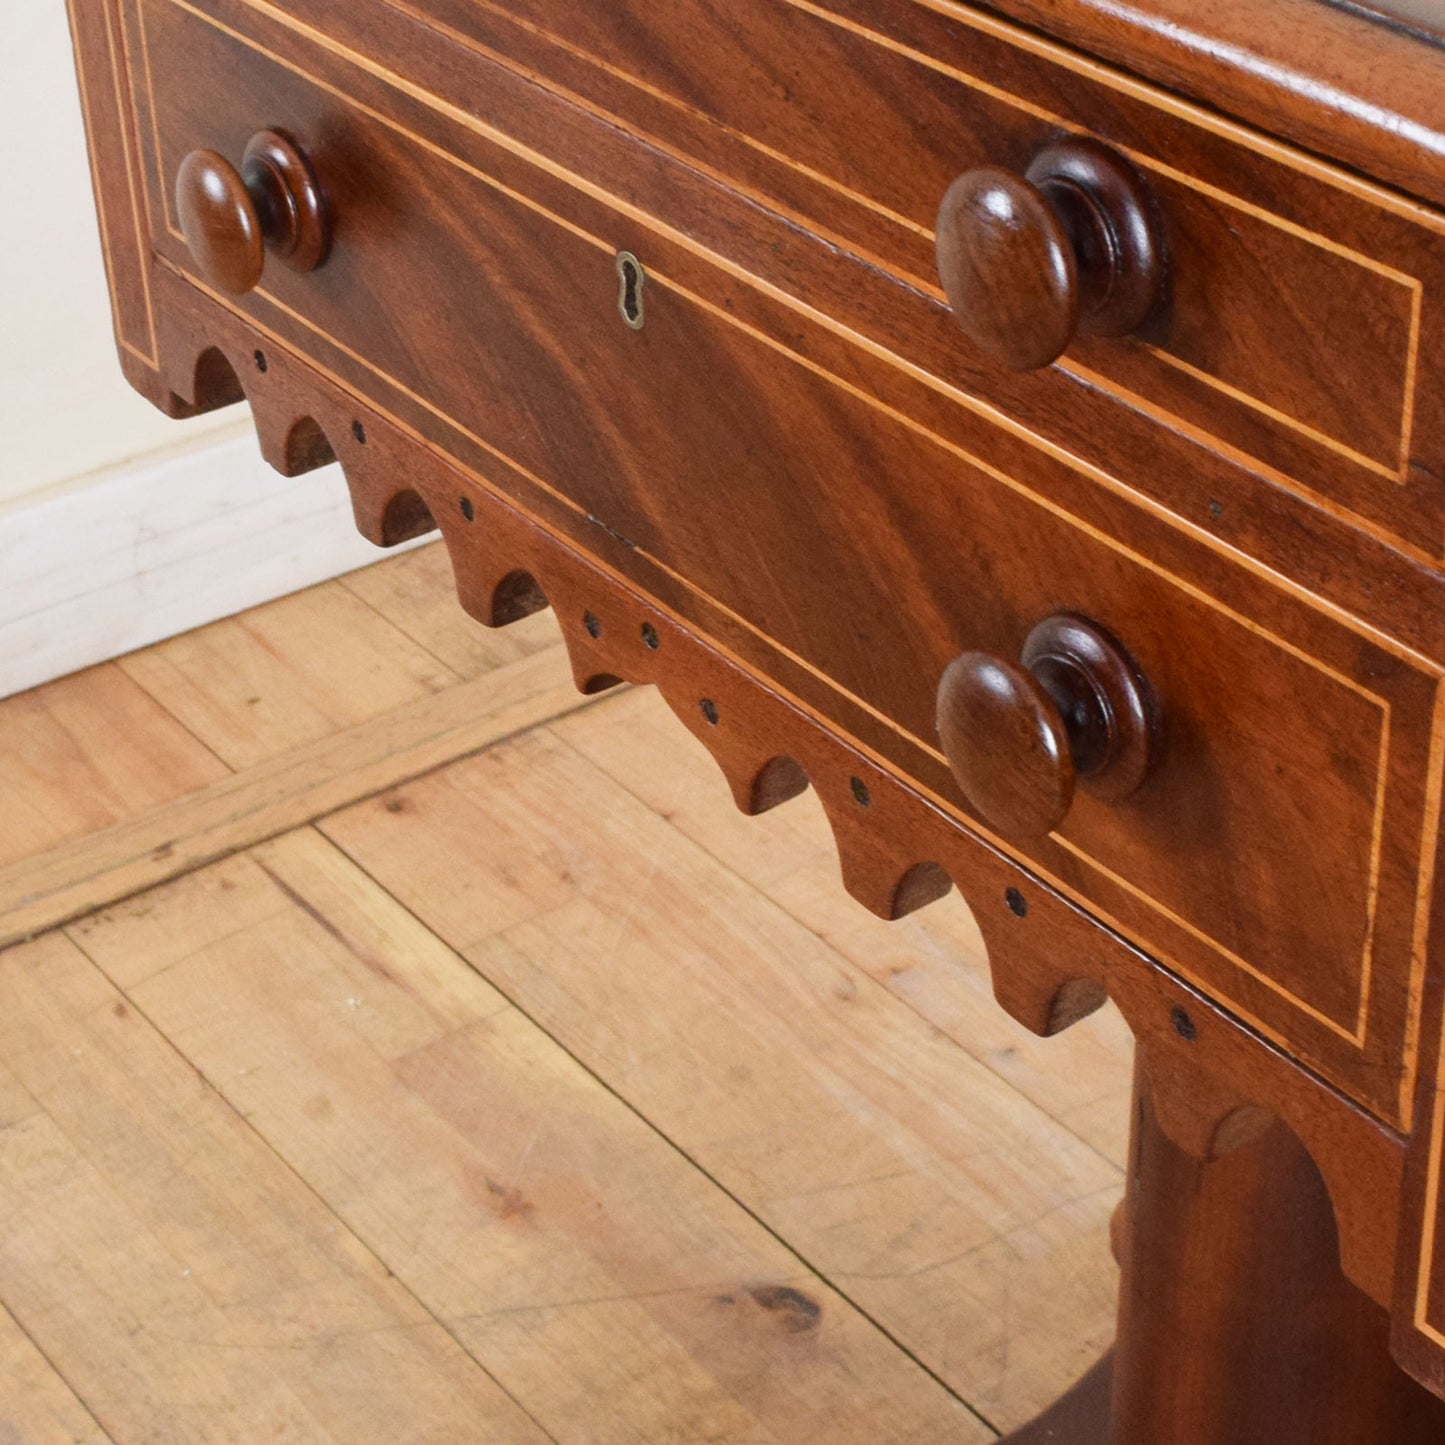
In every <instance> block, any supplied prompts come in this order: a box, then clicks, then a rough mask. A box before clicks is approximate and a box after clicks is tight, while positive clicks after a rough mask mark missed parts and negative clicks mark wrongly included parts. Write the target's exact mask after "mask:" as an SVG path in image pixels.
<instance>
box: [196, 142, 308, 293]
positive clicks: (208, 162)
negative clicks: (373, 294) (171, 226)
mask: <svg viewBox="0 0 1445 1445" xmlns="http://www.w3.org/2000/svg"><path fill="white" fill-rule="evenodd" d="M176 210H177V212H178V213H179V215H180V221H181V231H182V233H183V234H184V236H185V238H186V245H187V246H189V247H190V250H191V255H192V256H194V257H195V259H196V265H197V266H198V267H199V268H200V272H201V275H202V276H203V277H204V278H205V279H206V280H207V281H209V282H210V283H211V285H212V286H215V287H216V288H217V289H218V290H221V291H226V292H229V293H230V294H231V295H233V296H240V295H243V294H244V293H245V292H247V291H250V290H253V289H254V288H255V287H256V286H258V285H260V282H261V272H262V270H263V268H264V266H265V262H266V252H267V250H270V251H271V252H272V254H273V255H275V256H277V257H278V258H279V259H280V260H282V261H284V262H285V263H286V265H288V266H290V267H291V269H292V270H294V271H311V270H314V269H315V268H316V267H317V266H319V265H320V264H321V263H322V261H324V260H325V259H326V251H327V247H328V244H329V241H330V235H329V230H330V228H329V226H328V223H327V217H326V206H325V202H324V199H323V197H322V194H321V187H320V186H319V185H318V184H317V181H316V175H315V172H313V171H312V169H311V166H310V163H309V162H308V161H307V159H306V157H305V156H304V155H302V154H301V152H300V151H299V150H298V149H297V147H296V143H295V142H294V141H293V140H292V139H291V138H290V137H289V136H287V135H283V134H282V133H281V132H280V131H274V130H267V131H262V132H261V133H260V134H259V135H257V136H254V137H253V138H252V140H251V142H250V144H249V145H248V146H247V147H246V152H245V154H244V155H243V156H242V158H241V169H240V170H239V171H238V170H237V169H236V168H235V166H233V165H232V164H231V163H230V161H228V160H227V159H226V158H225V157H224V156H222V155H219V154H217V153H216V152H215V151H208V150H199V151H192V152H191V153H190V154H189V155H188V156H187V157H186V158H185V160H183V161H182V162H181V166H180V170H179V171H178V172H177V173H176Z"/></svg>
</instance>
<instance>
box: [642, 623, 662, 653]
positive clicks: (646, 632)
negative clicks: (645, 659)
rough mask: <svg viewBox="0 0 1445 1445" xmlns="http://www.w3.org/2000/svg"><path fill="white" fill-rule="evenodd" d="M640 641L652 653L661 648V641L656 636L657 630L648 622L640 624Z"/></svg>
mask: <svg viewBox="0 0 1445 1445" xmlns="http://www.w3.org/2000/svg"><path fill="white" fill-rule="evenodd" d="M642 640H643V641H644V642H645V643H646V644H647V645H648V646H649V647H650V648H651V649H652V650H653V651H654V652H656V651H657V649H658V648H659V647H661V646H662V639H661V638H660V637H659V636H658V635H657V628H655V627H654V626H653V625H652V623H650V622H644V623H643V624H642Z"/></svg>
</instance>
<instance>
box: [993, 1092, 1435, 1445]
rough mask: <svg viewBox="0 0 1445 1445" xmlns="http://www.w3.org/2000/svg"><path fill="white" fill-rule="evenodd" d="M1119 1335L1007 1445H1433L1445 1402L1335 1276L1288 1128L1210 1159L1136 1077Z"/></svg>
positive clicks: (1317, 1183) (1308, 1171) (1313, 1175)
mask: <svg viewBox="0 0 1445 1445" xmlns="http://www.w3.org/2000/svg"><path fill="white" fill-rule="evenodd" d="M1134 1111H1135V1112H1134V1130H1133V1139H1132V1143H1131V1146H1130V1160H1129V1180H1128V1191H1127V1195H1126V1208H1125V1216H1124V1217H1125V1224H1124V1227H1123V1228H1122V1229H1121V1230H1120V1231H1119V1238H1118V1241H1117V1242H1118V1245H1119V1252H1120V1263H1121V1266H1122V1281H1121V1285H1120V1298H1119V1335H1118V1341H1117V1343H1116V1346H1115V1349H1114V1352H1113V1355H1112V1356H1111V1357H1109V1358H1106V1359H1105V1360H1103V1361H1101V1362H1100V1364H1099V1365H1098V1366H1096V1367H1095V1369H1094V1370H1093V1371H1091V1372H1090V1374H1089V1375H1087V1376H1085V1378H1084V1379H1083V1380H1081V1381H1080V1382H1079V1384H1078V1385H1077V1386H1075V1387H1074V1389H1073V1390H1071V1391H1070V1392H1069V1393H1068V1394H1067V1395H1066V1396H1064V1398H1063V1399H1062V1400H1060V1401H1059V1403H1058V1404H1057V1405H1055V1406H1054V1407H1053V1409H1052V1410H1050V1411H1048V1412H1047V1413H1046V1414H1045V1415H1043V1416H1042V1417H1041V1418H1040V1419H1038V1420H1037V1421H1035V1422H1034V1423H1033V1424H1032V1425H1029V1426H1027V1427H1026V1428H1025V1429H1024V1430H1022V1431H1020V1432H1018V1433H1017V1434H1016V1435H1012V1436H1010V1437H1009V1445H1259V1442H1261V1441H1268V1442H1269V1445H1440V1442H1441V1441H1445V1404H1442V1402H1441V1401H1439V1400H1437V1399H1436V1398H1435V1397H1434V1396H1432V1395H1430V1394H1429V1393H1428V1392H1427V1391H1426V1390H1424V1389H1422V1388H1421V1387H1420V1386H1419V1385H1417V1384H1416V1383H1415V1382H1414V1381H1413V1380H1411V1379H1410V1378H1409V1377H1408V1376H1407V1375H1406V1374H1405V1373H1404V1372H1403V1371H1402V1370H1400V1369H1399V1368H1398V1367H1397V1366H1396V1365H1395V1363H1394V1361H1393V1360H1392V1359H1391V1358H1390V1353H1389V1346H1388V1341H1389V1324H1388V1320H1387V1317H1386V1314H1385V1311H1384V1310H1383V1309H1382V1308H1381V1307H1380V1306H1379V1305H1377V1304H1376V1303H1375V1302H1374V1301H1373V1300H1371V1299H1369V1298H1368V1297H1367V1296H1366V1295H1364V1294H1362V1293H1361V1292H1360V1290H1359V1289H1357V1288H1356V1287H1355V1286H1354V1285H1353V1284H1351V1283H1350V1281H1349V1280H1348V1279H1346V1278H1345V1276H1344V1274H1343V1272H1342V1271H1341V1269H1340V1261H1339V1240H1338V1237H1337V1234H1336V1230H1335V1221H1334V1212H1333V1210H1332V1208H1331V1205H1330V1200H1329V1196H1328V1194H1327V1192H1326V1190H1325V1187H1324V1183H1323V1181H1322V1180H1321V1179H1320V1175H1319V1171H1318V1170H1317V1169H1316V1168H1315V1166H1314V1164H1313V1162H1312V1161H1311V1160H1310V1157H1309V1155H1308V1154H1307V1153H1306V1152H1305V1150H1304V1147H1303V1146H1302V1145H1301V1144H1300V1143H1299V1141H1298V1140H1297V1139H1296V1138H1295V1136H1294V1135H1293V1134H1292V1133H1291V1132H1290V1131H1289V1130H1288V1129H1287V1128H1285V1127H1284V1126H1283V1125H1282V1124H1272V1125H1270V1126H1268V1127H1267V1128H1265V1129H1264V1130H1263V1131H1262V1132H1261V1133H1259V1134H1257V1135H1256V1136H1255V1137H1254V1138H1253V1139H1251V1140H1250V1141H1249V1142H1248V1143H1246V1144H1243V1145H1241V1146H1240V1147H1239V1148H1237V1149H1235V1150H1234V1151H1232V1152H1231V1153H1228V1154H1226V1155H1224V1156H1223V1157H1221V1158H1216V1159H1208V1160H1201V1159H1197V1158H1194V1157H1193V1156H1192V1155H1190V1154H1187V1153H1186V1152H1185V1151H1184V1150H1182V1149H1180V1148H1179V1147H1178V1146H1177V1145H1176V1144H1174V1143H1173V1141H1172V1140H1171V1139H1169V1138H1168V1136H1166V1135H1165V1133H1164V1132H1163V1130H1162V1129H1161V1128H1160V1126H1159V1122H1158V1119H1157V1117H1156V1115H1155V1112H1154V1107H1153V1100H1152V1095H1151V1091H1150V1088H1149V1081H1148V1079H1147V1078H1145V1077H1144V1075H1143V1071H1142V1069H1139V1068H1136V1073H1135V1089H1134Z"/></svg>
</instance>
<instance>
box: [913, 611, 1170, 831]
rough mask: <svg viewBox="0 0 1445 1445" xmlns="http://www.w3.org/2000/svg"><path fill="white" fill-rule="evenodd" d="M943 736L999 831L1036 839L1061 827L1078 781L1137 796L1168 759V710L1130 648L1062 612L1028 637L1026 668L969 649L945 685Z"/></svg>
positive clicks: (941, 693) (968, 787) (956, 770)
mask: <svg viewBox="0 0 1445 1445" xmlns="http://www.w3.org/2000/svg"><path fill="white" fill-rule="evenodd" d="M938 732H939V736H940V737H941V738H942V740H943V751H944V754H945V756H946V757H947V758H948V763H949V766H950V767H951V768H952V769H953V775H954V777H955V778H957V780H958V785H959V787H960V788H962V789H963V793H964V796H965V797H966V798H967V799H968V801H969V803H970V804H971V805H972V806H973V807H974V808H975V809H977V811H978V812H979V813H980V814H981V815H982V817H983V818H985V819H986V820H987V821H988V822H990V823H992V824H994V825H995V826H996V827H997V828H999V829H1000V830H1001V831H1003V832H1005V833H1008V834H1011V835H1016V836H1021V837H1037V836H1042V835H1043V834H1046V833H1050V832H1052V831H1053V830H1054V829H1055V828H1057V827H1058V826H1059V824H1060V823H1062V822H1063V820H1064V817H1065V816H1066V815H1067V813H1068V811H1069V807H1070V805H1071V804H1072V803H1073V800H1074V785H1075V782H1076V781H1082V782H1084V784H1085V785H1086V786H1087V787H1089V788H1090V790H1091V791H1093V792H1096V793H1099V794H1102V795H1103V796H1105V797H1109V798H1116V799H1117V798H1123V797H1127V796H1128V795H1129V794H1130V793H1132V792H1133V791H1134V790H1135V789H1136V788H1138V786H1139V785H1140V784H1141V783H1142V782H1143V781H1144V779H1145V778H1146V777H1147V776H1148V773H1149V769H1150V767H1151V766H1152V764H1153V762H1154V758H1155V755H1156V754H1157V752H1158V734H1159V724H1158V710H1157V707H1156V705H1155V701H1154V697H1153V693H1152V691H1151V689H1150V687H1149V684H1148V682H1147V681H1146V680H1145V678H1144V676H1143V675H1142V674H1141V673H1140V671H1139V669H1138V668H1137V667H1136V666H1135V664H1134V661H1133V659H1132V658H1131V657H1130V656H1129V654H1128V653H1127V652H1125V651H1124V649H1123V648H1122V647H1121V646H1120V645H1119V644H1118V642H1116V641H1115V640H1114V639H1113V638H1112V637H1110V636H1109V634H1108V633H1107V632H1105V631H1104V630H1103V628H1101V627H1098V626H1096V625H1095V624H1094V623H1092V622H1090V621H1089V620H1088V619H1087V618H1084V617H1079V616H1076V615H1074V614H1073V613H1068V612H1061V613H1057V614H1056V615H1054V616H1053V617H1049V618H1046V619H1045V620H1044V621H1043V622H1041V623H1039V625H1038V626H1037V627H1035V628H1034V630H1033V631H1032V632H1031V633H1029V636H1028V640H1027V641H1026V642H1025V644H1024V650H1023V657H1022V662H1021V664H1019V663H1012V662H1007V661H1005V660H1004V659H1002V658H998V657H993V656H991V655H990V654H988V653H986V652H965V653H964V654H963V655H962V656H961V657H957V658H955V659H954V660H953V662H951V663H950V664H949V665H948V667H947V669H946V670H945V671H944V674H943V679H942V681H941V682H940V683H939V686H938Z"/></svg>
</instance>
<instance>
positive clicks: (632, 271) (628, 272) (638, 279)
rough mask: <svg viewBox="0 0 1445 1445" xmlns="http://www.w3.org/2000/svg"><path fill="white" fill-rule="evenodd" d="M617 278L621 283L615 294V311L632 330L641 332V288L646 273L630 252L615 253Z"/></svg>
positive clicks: (642, 318) (642, 319) (644, 282)
mask: <svg viewBox="0 0 1445 1445" xmlns="http://www.w3.org/2000/svg"><path fill="white" fill-rule="evenodd" d="M617 277H618V280H619V282H620V283H621V285H620V289H619V290H618V293H617V309H618V310H619V311H620V312H621V313H622V319H623V320H624V321H625V322H626V323H627V324H628V325H629V326H630V327H631V328H632V329H633V330H634V331H641V330H642V325H643V321H644V320H645V318H644V317H643V314H642V288H643V286H644V285H645V284H646V282H647V272H646V271H644V270H643V269H642V262H641V261H639V260H638V259H637V257H636V256H634V255H633V254H632V252H631V251H619V252H618V253H617Z"/></svg>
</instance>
